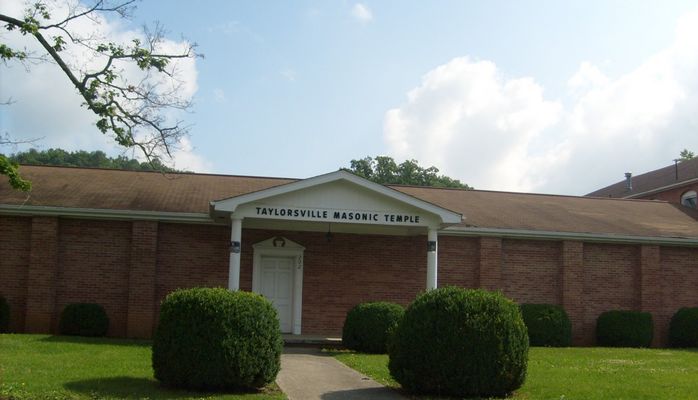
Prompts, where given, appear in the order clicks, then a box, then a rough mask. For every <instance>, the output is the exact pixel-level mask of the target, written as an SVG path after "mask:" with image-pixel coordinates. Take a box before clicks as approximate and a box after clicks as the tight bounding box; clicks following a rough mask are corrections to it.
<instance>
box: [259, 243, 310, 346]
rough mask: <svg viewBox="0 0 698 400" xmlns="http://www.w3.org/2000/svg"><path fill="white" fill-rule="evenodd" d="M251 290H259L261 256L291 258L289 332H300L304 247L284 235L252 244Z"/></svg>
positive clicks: (295, 333)
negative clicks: (291, 293) (291, 292)
mask: <svg viewBox="0 0 698 400" xmlns="http://www.w3.org/2000/svg"><path fill="white" fill-rule="evenodd" d="M252 248H253V249H254V257H253V261H252V291H253V292H255V293H260V292H261V279H262V278H261V273H262V257H282V258H283V257H287V258H292V259H293V270H292V271H293V272H292V278H291V279H293V298H292V303H293V304H292V306H291V332H292V333H293V334H294V335H300V334H301V318H302V315H301V313H302V310H303V253H304V251H305V247H303V246H301V245H300V244H298V243H296V242H293V241H291V240H289V239H286V238H285V237H281V236H275V237H272V238H269V239H267V240H264V241H262V242H259V243H255V244H253V245H252Z"/></svg>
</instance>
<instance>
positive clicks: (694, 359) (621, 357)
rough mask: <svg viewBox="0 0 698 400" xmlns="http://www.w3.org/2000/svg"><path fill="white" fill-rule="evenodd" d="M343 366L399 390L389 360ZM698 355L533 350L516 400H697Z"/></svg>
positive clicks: (352, 359)
mask: <svg viewBox="0 0 698 400" xmlns="http://www.w3.org/2000/svg"><path fill="white" fill-rule="evenodd" d="M333 355H334V356H335V357H336V358H337V359H338V360H339V361H341V362H343V363H344V364H346V365H348V366H350V367H352V368H354V369H356V370H358V371H360V372H362V373H364V374H365V375H368V376H370V377H372V378H373V379H375V380H376V381H378V382H380V383H382V384H384V385H386V386H390V387H393V388H396V389H399V388H400V385H399V384H398V383H397V382H395V380H393V378H392V377H391V376H390V373H389V372H388V356H386V355H373V354H357V353H351V352H335V353H333ZM697 396H698V350H697V349H693V350H665V349H618V348H613V349H611V348H562V349H560V348H558V349H556V348H542V347H534V348H531V351H530V354H529V361H528V376H527V378H526V383H525V384H524V386H523V387H521V388H520V389H519V390H518V391H517V392H516V393H515V395H514V398H515V399H558V400H559V399H564V400H570V399H585V400H592V399H633V400H635V399H673V400H679V399H696V398H698V397H697Z"/></svg>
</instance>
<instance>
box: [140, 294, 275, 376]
mask: <svg viewBox="0 0 698 400" xmlns="http://www.w3.org/2000/svg"><path fill="white" fill-rule="evenodd" d="M282 347H283V342H282V340H281V333H280V329H279V320H278V318H277V315H276V310H275V309H274V307H273V306H272V304H271V303H270V302H269V301H268V300H266V299H265V298H264V297H262V296H261V295H258V294H255V293H250V292H240V291H238V292H230V291H228V290H226V289H221V288H218V289H212V288H196V289H186V290H177V291H175V292H173V293H171V294H169V295H168V296H167V297H166V298H165V300H164V301H163V302H162V306H161V308H160V321H159V323H158V327H157V330H156V333H155V337H154V340H153V358H152V362H153V370H154V371H155V378H156V379H158V380H159V381H160V382H162V383H163V384H165V385H168V386H172V387H179V388H185V389H196V390H211V389H214V390H221V389H249V388H259V387H262V386H264V385H266V384H269V383H271V382H273V381H274V379H276V374H277V373H278V372H279V368H280V366H281V364H280V362H281V349H282Z"/></svg>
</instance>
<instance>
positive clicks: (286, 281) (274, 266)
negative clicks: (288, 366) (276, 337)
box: [260, 256, 293, 333]
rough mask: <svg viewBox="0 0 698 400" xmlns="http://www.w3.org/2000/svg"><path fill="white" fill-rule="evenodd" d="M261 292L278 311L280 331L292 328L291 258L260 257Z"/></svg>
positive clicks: (287, 330) (288, 330) (288, 331)
mask: <svg viewBox="0 0 698 400" xmlns="http://www.w3.org/2000/svg"><path fill="white" fill-rule="evenodd" d="M261 275H262V279H261V285H260V286H261V288H260V289H261V290H260V291H261V293H262V295H263V296H264V297H266V298H267V299H269V301H271V302H272V304H274V308H276V311H277V312H278V313H279V323H280V324H281V332H283V333H290V332H291V330H292V328H293V321H292V319H293V318H292V317H293V258H291V257H264V256H263V257H262V271H261Z"/></svg>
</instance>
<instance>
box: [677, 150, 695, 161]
mask: <svg viewBox="0 0 698 400" xmlns="http://www.w3.org/2000/svg"><path fill="white" fill-rule="evenodd" d="M695 157H696V155H695V153H693V152H692V151H689V150H688V149H683V150H681V153H679V161H688V160H692V159H694V158H695Z"/></svg>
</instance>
